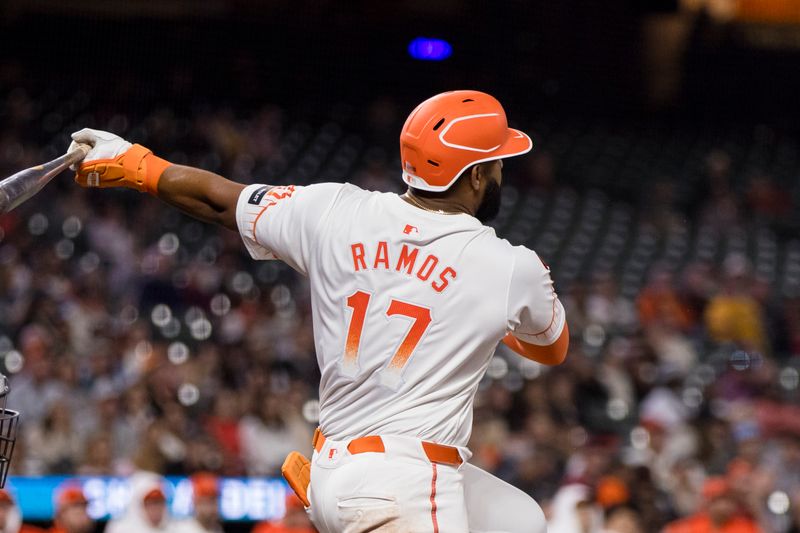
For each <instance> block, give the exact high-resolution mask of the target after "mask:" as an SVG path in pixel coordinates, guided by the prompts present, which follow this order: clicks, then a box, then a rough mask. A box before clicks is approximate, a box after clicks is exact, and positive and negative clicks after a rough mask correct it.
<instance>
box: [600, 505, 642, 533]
mask: <svg viewBox="0 0 800 533" xmlns="http://www.w3.org/2000/svg"><path fill="white" fill-rule="evenodd" d="M644 532H645V529H644V527H643V525H642V518H641V516H640V515H639V512H638V511H637V510H636V509H635V508H633V507H631V506H629V505H615V506H614V507H610V508H608V509H607V510H606V511H605V522H604V525H603V530H602V533H644Z"/></svg>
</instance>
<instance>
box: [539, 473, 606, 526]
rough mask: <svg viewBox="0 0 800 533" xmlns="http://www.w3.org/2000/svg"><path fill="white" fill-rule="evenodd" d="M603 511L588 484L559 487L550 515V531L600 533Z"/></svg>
mask: <svg viewBox="0 0 800 533" xmlns="http://www.w3.org/2000/svg"><path fill="white" fill-rule="evenodd" d="M602 524H603V519H602V512H601V511H600V509H599V507H598V506H597V505H595V503H594V501H593V500H592V495H591V490H590V488H589V487H588V486H586V485H580V484H571V485H565V486H563V487H561V488H560V489H558V492H556V495H555V497H554V498H553V503H552V513H551V515H550V516H549V517H548V523H547V531H548V532H549V533H600V531H601V527H602Z"/></svg>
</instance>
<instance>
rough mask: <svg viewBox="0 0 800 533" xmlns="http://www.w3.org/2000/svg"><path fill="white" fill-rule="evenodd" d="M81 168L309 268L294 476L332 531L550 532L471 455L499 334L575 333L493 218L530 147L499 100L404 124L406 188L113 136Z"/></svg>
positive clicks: (100, 136)
mask: <svg viewBox="0 0 800 533" xmlns="http://www.w3.org/2000/svg"><path fill="white" fill-rule="evenodd" d="M72 138H73V139H74V141H75V142H76V143H86V144H89V145H91V146H92V147H93V148H92V150H91V151H90V152H89V154H88V156H87V157H86V159H85V160H84V162H83V164H81V166H80V168H79V170H78V173H77V175H76V181H77V182H78V183H79V184H81V185H83V186H95V187H118V186H121V187H130V188H134V189H136V190H139V191H142V192H147V193H149V194H152V195H154V196H157V197H159V198H160V199H161V200H163V201H165V202H166V203H168V204H170V205H172V206H175V207H177V208H178V209H180V210H182V211H183V212H185V213H188V214H190V215H192V216H194V217H196V218H199V219H201V220H204V221H208V222H213V223H217V224H221V225H223V226H225V227H227V228H230V229H232V230H235V231H239V233H240V234H241V236H242V239H243V241H244V244H245V246H246V248H247V250H248V251H249V252H250V255H251V256H252V257H253V258H254V259H260V260H264V259H280V260H283V261H284V262H286V263H287V264H288V265H290V266H291V267H292V268H294V269H295V270H297V271H298V272H300V273H301V274H304V275H306V276H308V278H309V282H310V287H311V301H312V315H313V327H314V339H315V345H316V352H317V361H318V363H319V366H320V370H321V374H322V378H321V382H320V390H319V394H320V421H319V428H318V430H317V432H316V434H315V438H314V442H313V446H314V454H313V458H312V461H311V464H310V485H309V486H307V487H306V483H307V480H306V479H304V476H307V475H308V471H309V465H308V464H307V463H306V462H305V460H304V458H303V457H302V456H300V455H299V454H294V456H292V455H290V457H289V458H288V459H287V463H286V464H285V465H284V470H285V472H286V475H287V478H288V479H289V481H290V484H292V486H293V488H295V490H296V491H297V492H298V496H299V497H300V498H301V500H303V501H304V503H306V504H307V507H308V510H309V513H310V516H311V519H312V520H313V522H314V524H315V526H316V527H317V528H318V529H319V530H320V531H321V532H323V533H327V532H341V531H345V532H361V531H398V532H440V533H449V532H459V533H460V532H467V531H471V532H489V531H491V532H508V533H523V532H524V533H538V532H543V531H545V528H546V526H545V521H544V517H543V514H542V512H541V509H540V508H539V506H538V505H537V504H536V502H534V501H533V499H531V498H530V497H529V496H527V495H526V494H525V493H523V492H522V491H519V490H517V489H516V488H514V487H512V486H510V485H508V484H506V483H504V482H503V481H501V480H499V479H497V478H495V477H494V476H492V475H490V474H488V473H487V472H484V471H482V470H480V469H478V468H476V467H474V466H472V465H470V464H469V463H467V461H468V459H469V458H470V451H469V449H468V448H467V446H466V445H467V441H468V440H469V436H470V431H471V427H472V403H473V398H474V396H475V393H476V391H477V388H478V383H479V382H480V380H481V378H482V377H483V375H484V372H485V371H486V368H487V366H488V364H489V360H490V359H491V357H492V354H493V353H494V351H495V348H496V347H497V344H498V343H499V342H501V341H502V342H505V343H506V344H507V345H509V346H510V347H511V348H512V349H514V350H515V351H516V352H518V353H520V354H521V355H523V356H524V357H528V358H530V359H533V360H535V361H539V362H541V363H543V364H558V363H560V362H561V361H562V360H563V359H564V357H565V355H566V351H567V345H568V337H569V333H568V330H567V326H566V321H565V317H564V309H563V307H562V305H561V303H560V302H559V300H558V298H557V297H556V294H555V292H554V290H553V284H552V281H551V278H550V272H549V269H548V267H547V266H546V265H545V264H544V263H543V262H542V261H541V260H540V259H539V257H538V256H537V255H536V254H535V253H534V252H533V251H531V250H528V249H527V248H524V247H522V246H512V245H511V244H509V243H508V242H507V241H505V240H502V239H499V238H498V237H497V236H496V235H495V233H494V231H493V230H492V229H491V228H489V227H487V226H485V225H484V222H486V221H487V220H489V219H490V218H491V217H492V216H494V215H495V214H496V213H497V211H498V208H499V203H500V184H501V181H502V168H503V163H502V160H503V158H507V157H512V156H516V155H521V154H524V153H526V152H528V151H529V150H530V149H531V147H532V142H531V140H530V138H529V137H528V136H527V135H525V134H524V133H522V132H521V131H518V130H515V129H511V128H509V127H508V125H507V121H506V114H505V111H504V110H503V108H502V106H501V105H500V103H499V102H498V101H497V100H496V99H495V98H493V97H492V96H490V95H488V94H485V93H482V92H478V91H453V92H448V93H444V94H439V95H437V96H434V97H432V98H430V99H428V100H426V101H425V102H423V103H422V104H420V105H419V106H418V107H417V108H416V109H415V110H414V111H413V112H412V113H411V115H410V116H409V117H408V119H407V120H406V123H405V125H404V127H403V131H402V133H401V136H400V154H401V161H402V165H403V168H402V177H403V180H404V181H405V183H406V184H407V185H408V191H407V192H406V193H405V194H403V195H397V194H393V193H382V192H375V191H366V190H363V189H360V188H359V187H355V186H353V185H350V184H346V183H320V184H316V185H309V186H305V187H301V186H280V187H274V186H271V185H261V184H256V185H249V186H244V185H241V184H238V183H234V182H231V181H228V180H226V179H224V178H222V177H220V176H217V175H215V174H212V173H210V172H206V171H204V170H199V169H196V168H190V167H185V166H179V165H172V164H170V163H169V162H167V161H165V160H163V159H161V158H159V157H157V156H155V155H154V154H153V153H152V152H151V151H150V150H148V149H147V148H144V147H142V146H140V145H132V144H131V143H129V142H127V141H125V140H123V139H121V138H119V137H117V136H116V135H113V134H111V133H107V132H102V131H95V130H90V129H84V130H81V131H79V132H76V133H74V134H73V135H72Z"/></svg>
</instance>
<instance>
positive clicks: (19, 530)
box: [0, 489, 44, 533]
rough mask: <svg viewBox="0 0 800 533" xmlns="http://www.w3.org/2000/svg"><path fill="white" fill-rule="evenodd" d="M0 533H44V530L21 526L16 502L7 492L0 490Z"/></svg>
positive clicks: (25, 525)
mask: <svg viewBox="0 0 800 533" xmlns="http://www.w3.org/2000/svg"><path fill="white" fill-rule="evenodd" d="M0 533H44V530H43V529H39V528H38V527H33V526H29V525H27V524H23V523H22V515H21V514H20V512H19V507H17V504H16V502H15V501H14V499H13V498H12V497H11V495H10V494H9V493H8V491H5V490H2V489H0Z"/></svg>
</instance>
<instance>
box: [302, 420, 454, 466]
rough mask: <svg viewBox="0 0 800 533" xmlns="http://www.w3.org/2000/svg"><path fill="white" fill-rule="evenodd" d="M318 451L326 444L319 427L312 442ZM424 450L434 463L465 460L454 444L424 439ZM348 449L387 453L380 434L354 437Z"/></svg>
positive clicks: (357, 451) (350, 450) (448, 463)
mask: <svg viewBox="0 0 800 533" xmlns="http://www.w3.org/2000/svg"><path fill="white" fill-rule="evenodd" d="M311 444H312V446H314V449H315V450H316V451H320V450H322V446H323V444H325V435H323V434H322V432H321V431H320V430H319V428H317V429H316V430H314V440H313V441H312V442H311ZM422 450H423V451H424V452H425V455H427V456H428V459H429V460H430V462H432V463H442V464H445V465H452V466H458V465H460V464H461V463H462V462H463V461H462V459H461V454H460V453H458V448H454V447H453V446H445V445H444V444H436V443H435V442H427V441H422ZM347 451H349V452H350V453H352V454H353V455H355V454H357V453H367V452H373V453H385V452H386V447H385V446H384V445H383V439H382V438H380V437H379V436H378V435H370V436H368V437H360V438H358V439H353V440H351V441H350V442H349V443H348V444H347Z"/></svg>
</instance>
